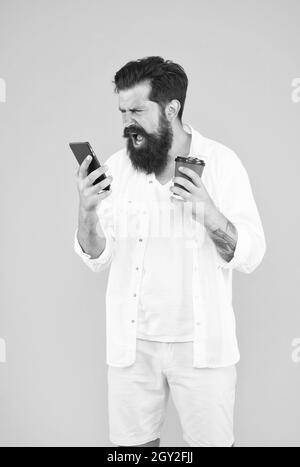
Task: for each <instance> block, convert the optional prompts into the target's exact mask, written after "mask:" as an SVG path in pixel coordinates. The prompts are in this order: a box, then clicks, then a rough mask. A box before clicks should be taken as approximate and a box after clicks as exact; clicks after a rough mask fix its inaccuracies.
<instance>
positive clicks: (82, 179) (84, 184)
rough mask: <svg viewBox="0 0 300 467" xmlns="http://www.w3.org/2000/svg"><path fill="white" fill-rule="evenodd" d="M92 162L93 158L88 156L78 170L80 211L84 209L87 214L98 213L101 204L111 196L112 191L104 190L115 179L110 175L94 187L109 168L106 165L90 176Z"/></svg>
mask: <svg viewBox="0 0 300 467" xmlns="http://www.w3.org/2000/svg"><path fill="white" fill-rule="evenodd" d="M91 161H92V157H91V156H87V157H86V158H85V159H84V161H83V162H82V164H81V165H80V166H79V168H78V170H77V188H78V193H79V198H80V209H83V210H84V211H85V212H87V213H88V212H93V211H96V210H97V207H98V205H99V202H101V201H102V200H103V199H105V198H107V197H108V196H110V195H111V191H112V190H111V189H110V190H104V188H105V187H107V186H108V185H110V184H111V182H112V180H113V177H112V176H111V175H109V176H106V178H104V179H103V180H101V181H100V182H99V183H97V184H96V185H93V183H94V182H95V181H96V180H97V179H98V178H99V177H100V176H101V175H103V174H105V172H107V170H108V167H107V166H106V165H104V166H101V167H99V168H98V169H96V170H94V171H93V172H91V173H90V174H88V167H89V165H90V163H91Z"/></svg>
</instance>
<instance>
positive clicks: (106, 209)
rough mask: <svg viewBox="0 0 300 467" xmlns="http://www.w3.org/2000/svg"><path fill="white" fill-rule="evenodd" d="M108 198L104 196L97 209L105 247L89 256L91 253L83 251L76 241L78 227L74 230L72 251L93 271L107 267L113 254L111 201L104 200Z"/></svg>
mask: <svg viewBox="0 0 300 467" xmlns="http://www.w3.org/2000/svg"><path fill="white" fill-rule="evenodd" d="M108 199H109V198H106V199H104V200H103V201H102V202H101V204H100V208H99V209H98V211H97V214H98V217H99V222H100V225H101V228H102V231H103V233H104V235H105V239H106V243H105V248H104V250H103V251H102V253H101V254H100V255H99V256H98V257H97V258H91V255H89V254H88V253H85V252H84V251H83V249H82V247H81V245H80V243H79V241H78V235H77V234H78V228H77V229H76V231H75V236H74V251H75V253H77V254H78V255H79V256H80V258H81V259H82V261H83V262H84V263H85V264H86V265H87V266H88V267H89V268H90V269H91V270H92V271H93V272H100V271H103V270H104V269H106V268H108V266H109V265H110V264H111V261H112V259H113V256H114V251H115V249H114V247H115V236H114V228H113V217H112V209H111V206H110V204H111V203H107V202H106V201H107V200H108Z"/></svg>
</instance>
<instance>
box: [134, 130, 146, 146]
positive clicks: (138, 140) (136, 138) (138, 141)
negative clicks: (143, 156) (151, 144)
mask: <svg viewBox="0 0 300 467" xmlns="http://www.w3.org/2000/svg"><path fill="white" fill-rule="evenodd" d="M133 139H134V142H135V144H138V145H139V144H141V143H142V141H143V139H144V138H143V136H142V135H139V134H136V133H135V134H133Z"/></svg>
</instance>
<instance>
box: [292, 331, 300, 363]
mask: <svg viewBox="0 0 300 467" xmlns="http://www.w3.org/2000/svg"><path fill="white" fill-rule="evenodd" d="M292 347H293V348H294V350H293V352H292V360H293V362H294V363H300V338H299V337H298V338H296V339H294V340H293V342H292Z"/></svg>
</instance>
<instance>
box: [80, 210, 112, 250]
mask: <svg viewBox="0 0 300 467" xmlns="http://www.w3.org/2000/svg"><path fill="white" fill-rule="evenodd" d="M98 224H99V218H98V216H97V214H96V212H89V213H87V212H85V211H84V210H82V209H80V208H79V216H78V234H77V237H78V242H79V244H80V245H81V248H82V249H83V251H84V252H85V253H87V254H89V255H91V258H93V259H94V258H98V257H99V256H100V255H101V253H102V252H103V251H104V248H105V244H106V239H105V235H104V233H103V231H102V229H101V226H100V224H99V225H98Z"/></svg>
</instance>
